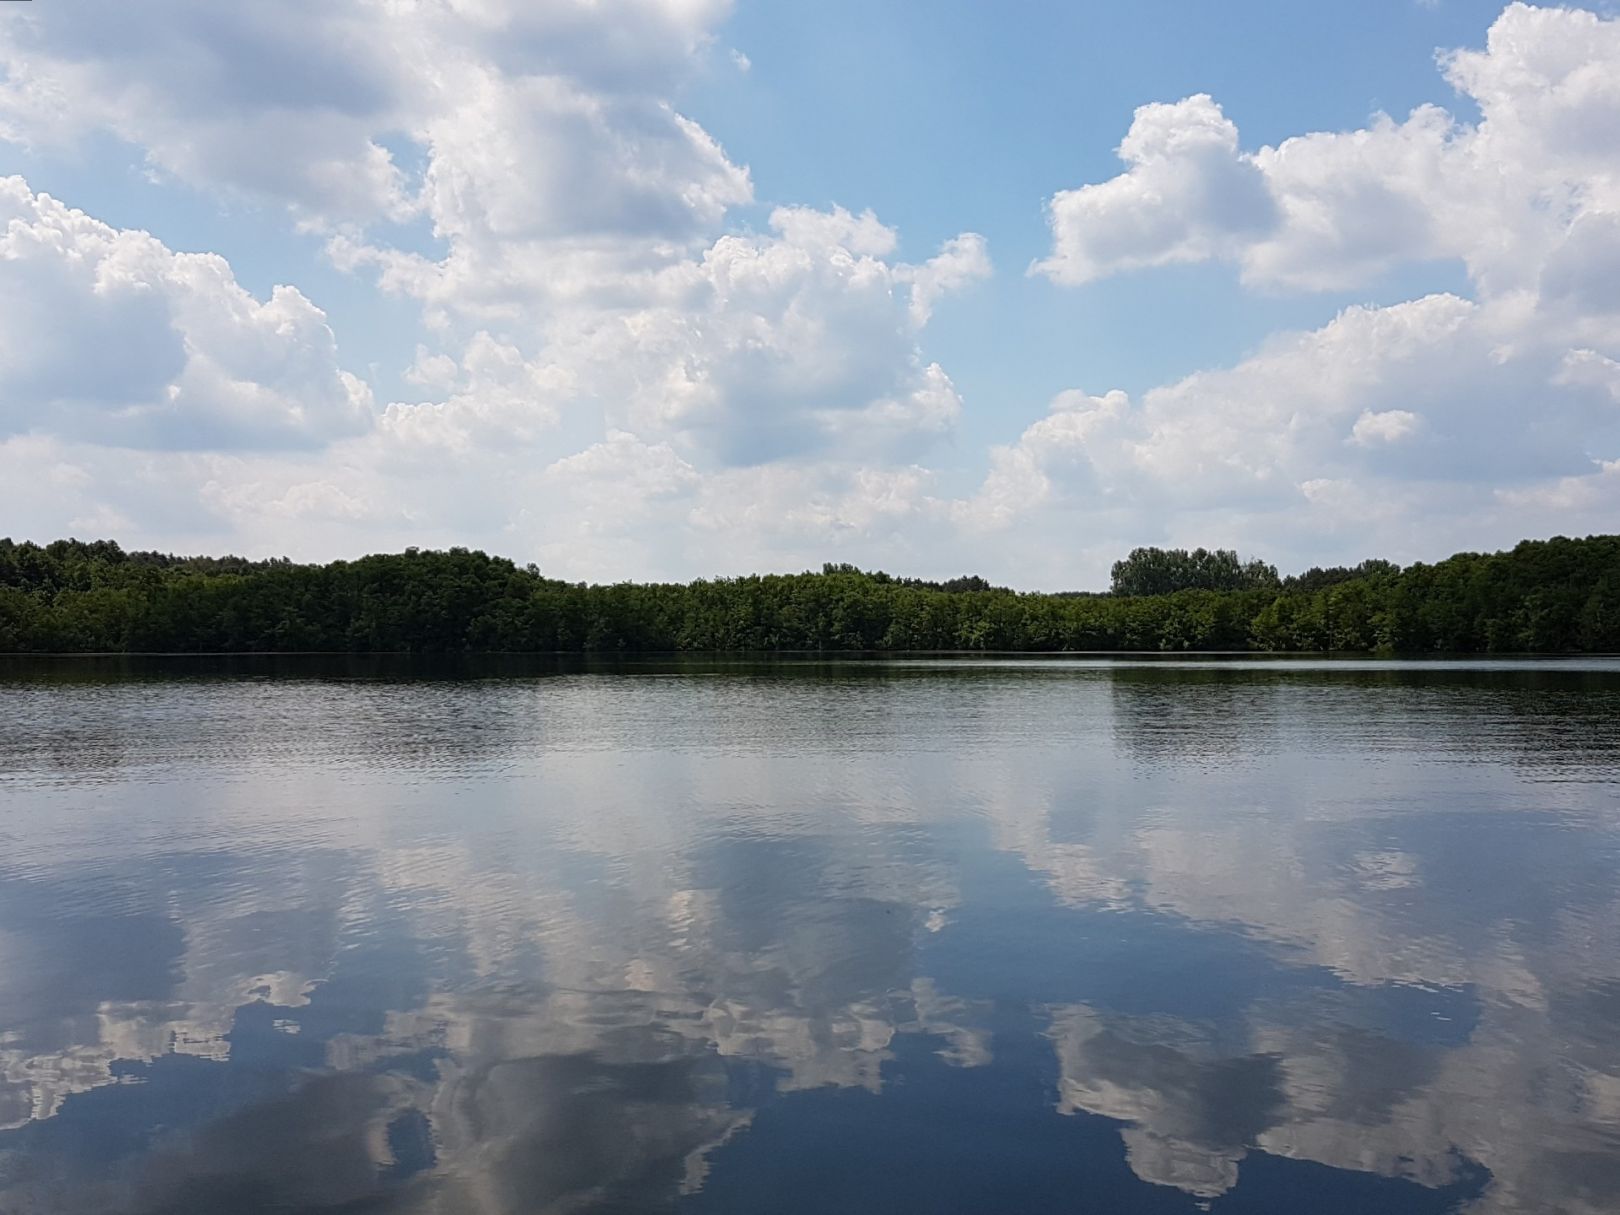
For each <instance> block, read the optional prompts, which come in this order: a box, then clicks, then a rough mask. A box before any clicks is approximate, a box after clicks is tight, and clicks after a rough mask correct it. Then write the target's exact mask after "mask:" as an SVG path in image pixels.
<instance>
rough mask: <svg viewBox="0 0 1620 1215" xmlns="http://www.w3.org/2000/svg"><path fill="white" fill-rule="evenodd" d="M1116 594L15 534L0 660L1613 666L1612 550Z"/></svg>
mask: <svg viewBox="0 0 1620 1215" xmlns="http://www.w3.org/2000/svg"><path fill="white" fill-rule="evenodd" d="M1114 580H1115V593H1114V594H1111V595H1042V594H1018V593H1016V592H1014V591H1010V590H1008V589H1006V588H1004V587H995V586H991V585H990V584H989V583H988V582H986V581H985V580H984V579H982V578H978V577H972V576H964V577H962V578H955V579H951V580H950V581H948V582H927V581H923V580H919V579H905V578H895V577H892V576H890V575H888V574H884V573H872V572H866V571H863V570H860V569H857V568H855V567H854V566H850V565H828V566H826V567H824V568H823V569H822V571H821V572H820V573H805V574H791V575H775V574H771V575H764V576H750V577H744V578H721V579H713V580H707V579H700V580H699V581H697V582H693V583H689V584H685V585H676V584H667V583H651V584H638V583H619V584H616V585H612V586H587V585H584V584H582V583H568V582H559V581H557V580H555V579H550V578H546V577H543V576H542V575H541V573H540V571H539V570H537V569H536V568H535V567H534V566H532V565H530V566H524V567H519V566H517V565H514V564H513V563H512V562H511V561H508V560H505V559H504V558H500V557H490V556H488V555H486V554H484V553H481V552H471V551H468V550H467V549H464V548H452V549H449V550H447V551H444V552H423V551H420V550H417V549H407V550H406V551H405V552H403V553H396V554H389V555H376V556H370V557H362V558H360V559H359V560H357V561H334V562H332V563H331V564H329V565H297V564H294V563H292V562H290V561H287V560H284V559H277V560H269V561H251V560H247V559H244V558H241V557H174V556H169V555H166V554H161V553H126V552H125V551H124V550H123V549H121V548H120V547H119V546H118V545H116V544H114V543H112V542H111V541H97V542H95V543H83V542H80V541H77V540H58V541H55V542H53V543H51V544H48V545H45V546H43V547H41V546H39V545H36V544H27V543H24V544H14V543H12V542H11V541H10V540H0V652H11V653H20V652H63V651H145V652H153V651H171V652H173V651H237V652H240V651H294V650H317V651H414V652H467V651H486V652H499V651H594V652H631V651H644V652H645V651H669V650H808V651H831V650H846V651H848V650H886V651H898V650H1038V651H1079V650H1159V651H1180V650H1205V651H1208V650H1244V649H1261V650H1289V651H1362V652H1369V651H1379V652H1401V653H1412V652H1437V651H1445V652H1460V653H1484V652H1538V653H1565V652H1620V537H1616V536H1591V537H1588V538H1587V539H1585V540H1570V539H1565V538H1563V537H1558V538H1555V539H1552V540H1545V541H1525V542H1524V543H1522V544H1520V545H1519V546H1518V547H1516V548H1514V549H1513V550H1512V551H1511V552H1506V553H1496V554H1489V555H1481V554H1476V553H1462V554H1458V555H1457V556H1455V557H1451V558H1449V559H1447V560H1445V561H1442V562H1439V563H1438V564H1435V565H1414V566H1412V567H1410V568H1408V569H1406V570H1402V569H1400V568H1399V567H1398V566H1395V565H1392V564H1390V563H1389V562H1384V561H1365V562H1362V563H1361V564H1360V565H1358V566H1354V567H1338V568H1335V569H1330V570H1323V569H1313V570H1310V571H1307V572H1306V573H1304V574H1301V575H1299V576H1297V577H1291V578H1289V579H1287V580H1286V581H1279V580H1278V578H1277V573H1276V570H1275V569H1273V568H1272V567H1271V566H1268V565H1265V564H1264V563H1262V562H1258V561H1251V562H1248V563H1243V562H1240V561H1239V560H1238V557H1237V554H1236V553H1234V552H1231V551H1216V552H1210V551H1208V550H1204V549H1196V550H1193V551H1192V552H1184V551H1174V552H1165V551H1164V550H1160V549H1138V550H1136V551H1135V552H1133V553H1132V554H1131V555H1130V557H1128V558H1127V559H1126V560H1125V561H1122V562H1120V563H1119V565H1117V566H1116V567H1115V570H1114ZM1142 587H1148V588H1161V589H1157V590H1149V591H1141V590H1140V588H1142ZM1133 588H1134V589H1135V590H1136V592H1137V593H1126V592H1127V591H1130V590H1132V589H1133Z"/></svg>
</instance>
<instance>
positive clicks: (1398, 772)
mask: <svg viewBox="0 0 1620 1215" xmlns="http://www.w3.org/2000/svg"><path fill="white" fill-rule="evenodd" d="M0 709H3V712H0V833H3V836H0V838H3V851H0V1212H5V1213H6V1215H11V1213H13V1212H16V1213H22V1212H28V1213H34V1212H67V1213H78V1212H96V1213H102V1212H141V1213H146V1212H177V1213H178V1212H186V1213H212V1212H221V1213H224V1212H230V1213H233V1215H234V1213H238V1212H261V1211H263V1212H268V1211H277V1212H302V1211H344V1212H359V1211H365V1212H442V1213H446V1215H448V1213H452V1212H456V1213H459V1212H471V1213H474V1215H506V1213H517V1212H523V1213H525V1215H527V1213H534V1212H590V1211H627V1212H634V1211H677V1212H715V1213H725V1215H740V1213H744V1212H747V1213H750V1215H752V1213H756V1212H759V1213H762V1212H839V1213H849V1212H884V1213H889V1212H1068V1213H1097V1215H1132V1213H1136V1212H1151V1213H1159V1212H1194V1211H1215V1212H1220V1213H1222V1215H1232V1213H1261V1212H1265V1213H1276V1215H1336V1213H1343V1215H1367V1213H1388V1215H1406V1213H1425V1215H1427V1213H1430V1212H1434V1213H1438V1212H1450V1211H1457V1212H1469V1213H1470V1215H1484V1213H1489V1215H1524V1213H1528V1212H1536V1213H1541V1212H1574V1213H1583V1215H1584V1213H1598V1212H1614V1211H1616V1210H1620V661H1615V660H1579V661H1576V660H1570V661H1535V662H1530V661H1526V662H1514V661H1496V662H1478V663H1468V662H1440V661H1433V662H1409V663H1401V662H1372V661H1368V662H1331V661H1323V662H1315V661H1299V660H1292V661H1288V660H1264V659H1242V660H1238V659H1211V660H1201V661H1200V660H1193V661H1168V660H1130V659H1117V660H1104V659H1096V660H1092V659H1068V660H1059V659H1051V660H989V659H987V660H970V659H939V660H921V659H919V660H915V661H848V662H817V661H808V660H806V661H792V660H781V661H776V662H761V663H747V662H740V661H738V662H726V661H718V660H717V661H704V660H685V661H675V660H669V661H647V662H640V663H637V662H625V663H621V664H612V663H603V664H579V663H575V664H564V663H558V662H551V661H547V660H541V659H488V660H482V661H473V660H466V661H461V662H438V663H434V662H428V661H425V660H424V661H418V662H410V661H405V660H400V659H372V660H365V659H315V658H308V659H291V658H289V659H236V660H228V659H181V658H174V659H140V660H137V659H128V660H116V659H94V660H92V659H60V660H22V659H16V660H4V661H0Z"/></svg>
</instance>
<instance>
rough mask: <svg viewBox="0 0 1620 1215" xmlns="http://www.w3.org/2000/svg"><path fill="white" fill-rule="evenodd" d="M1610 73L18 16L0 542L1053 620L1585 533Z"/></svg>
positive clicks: (91, 7) (4, 256)
mask: <svg viewBox="0 0 1620 1215" xmlns="http://www.w3.org/2000/svg"><path fill="white" fill-rule="evenodd" d="M1617 29H1620V25H1617V23H1616V22H1615V21H1614V20H1612V19H1611V17H1610V16H1609V15H1608V14H1607V13H1606V12H1603V11H1599V10H1592V9H1579V8H1537V7H1532V6H1527V5H1522V4H1515V5H1511V6H1508V7H1507V8H1503V7H1502V6H1501V5H1497V4H1480V3H1463V2H1460V0H1438V2H1435V3H1417V2H1415V0H1388V2H1386V3H1378V4H1373V5H1360V6H1346V5H1312V6H1305V5H1298V4H1283V3H1267V4H1260V3H1244V4H1230V5H1213V4H1194V3H1171V2H1168V0H1164V2H1155V3H1141V4H1133V5H1128V6H1102V5H1055V4H1053V5H1048V4H1037V3H1029V4H1021V5H1017V6H1012V7H1011V8H1010V9H1007V8H1000V9H998V8H993V7H991V6H985V5H981V4H969V3H962V2H951V3H941V4H937V5H931V6H928V9H927V12H926V17H923V16H922V15H921V14H920V10H919V8H918V6H916V5H914V4H900V3H894V2H887V0H886V2H879V3H873V2H867V3H861V4H855V3H846V2H844V0H836V2H832V3H819V4H814V5H811V4H799V3H796V2H795V3H785V2H774V3H769V4H767V3H750V2H749V0H738V2H737V3H729V2H728V0H599V2H598V3H594V4H587V3H584V0H548V2H546V3H541V4H518V3H516V0H419V2H418V3H415V4H412V5H399V6H390V7H386V8H385V7H383V6H378V5H375V4H371V3H367V2H364V0H342V2H339V3H327V4H317V3H315V0H299V2H298V3H294V4H291V5H289V6H286V7H284V8H283V9H282V10H280V11H279V12H277V13H270V12H268V11H266V12H260V11H257V10H244V11H242V12H231V11H229V10H217V9H216V8H215V7H214V6H210V5H208V4H205V3H203V2H202V0H161V2H160V3H156V4H153V5H151V6H149V7H147V8H145V9H144V10H143V11H142V13H141V14H139V16H138V17H137V16H136V15H135V14H133V12H132V10H130V9H129V8H127V7H126V6H120V5H116V4H112V3H103V2H99V0H97V2H90V0H85V2H84V3H80V4H75V5H71V6H67V5H64V6H49V7H48V6H46V5H32V6H26V7H25V6H6V11H4V12H0V177H9V178H10V180H9V184H8V187H7V191H6V193H5V194H4V195H3V196H0V211H3V212H4V213H5V214H4V218H5V219H6V221H7V223H8V224H9V234H8V236H7V237H6V239H5V241H4V242H0V277H6V278H8V280H9V281H7V282H6V284H5V285H6V287H7V296H8V298H10V299H13V300H32V301H34V303H33V306H31V307H29V308H28V310H27V319H26V323H23V324H20V325H18V326H14V327H13V330H14V331H13V333H12V336H11V339H10V341H9V342H8V341H4V340H0V395H3V396H4V399H6V401H7V404H6V406H5V407H4V409H3V411H0V532H4V531H9V532H11V533H12V534H14V535H18V536H27V537H30V538H35V539H41V540H43V539H48V538H51V537H53V536H56V535H62V534H70V533H71V534H78V535H91V534H95V535H111V536H114V537H115V538H118V539H119V540H121V541H122V542H124V543H125V544H127V545H132V546H142V547H145V546H153V547H160V548H166V549H209V550H219V549H221V548H230V549H235V550H238V551H247V552H251V553H255V554H265V553H287V554H290V555H292V556H295V557H300V558H312V559H313V558H327V557H332V556H340V555H352V554H354V553H357V552H360V551H369V550H374V549H380V548H392V547H400V546H403V545H405V544H422V545H442V544H470V545H475V546H479V547H484V548H488V549H492V550H496V551H501V552H505V553H509V554H511V555H512V556H514V557H516V558H519V559H521V560H538V561H539V562H540V563H541V564H542V565H543V566H545V567H546V568H547V569H549V570H551V571H552V572H555V573H557V574H560V575H563V576H568V577H581V578H620V577H688V576H695V575H699V574H712V573H730V572H743V571H746V570H753V569H794V568H802V567H804V566H813V565H817V564H819V563H820V562H821V561H822V560H854V561H857V562H860V563H862V564H865V565H872V566H883V567H887V568H892V569H897V570H904V571H906V572H916V573H925V574H946V573H953V572H959V571H961V570H964V569H974V570H982V571H984V572H986V573H988V574H991V575H992V576H995V577H997V578H999V579H1003V580H1006V581H1009V582H1012V583H1013V584H1015V585H1020V586H1030V587H1036V586H1043V587H1052V586H1088V585H1098V584H1100V582H1101V581H1102V579H1103V577H1104V576H1105V571H1106V567H1107V564H1108V563H1109V561H1111V560H1112V559H1113V557H1115V556H1117V555H1118V554H1119V553H1122V552H1123V551H1125V550H1126V549H1128V548H1130V547H1132V546H1133V545H1135V544H1138V543H1177V544H1210V545H1223V546H1232V547H1237V548H1239V549H1241V550H1243V551H1244V552H1245V553H1254V554H1257V555H1261V556H1264V557H1266V558H1268V559H1270V560H1273V561H1276V562H1278V563H1279V564H1281V565H1283V566H1284V567H1300V566H1304V565H1308V564H1313V563H1317V562H1331V561H1340V560H1356V559H1359V558H1360V557H1362V556H1365V555H1369V554H1374V553H1377V554H1385V555H1391V556H1394V557H1396V558H1397V559H1401V560H1412V559H1424V558H1434V557H1438V556H1443V555H1445V554H1446V553H1448V552H1450V551H1452V550H1454V549H1456V548H1463V547H1470V548H1480V547H1483V548H1489V547H1498V546H1503V545H1508V544H1511V543H1512V542H1514V541H1515V540H1517V539H1519V538H1520V537H1521V536H1524V535H1536V534H1549V533H1551V532H1555V531H1564V532H1584V531H1594V530H1613V519H1614V508H1615V507H1616V506H1617V505H1620V492H1617V487H1620V450H1617V448H1620V433H1617V430H1620V428H1617V426H1616V410H1617V409H1620V315H1617V314H1620V303H1617V302H1616V301H1614V300H1613V299H1612V298H1611V297H1612V292H1609V293H1607V294H1606V293H1605V290H1604V289H1603V287H1602V283H1603V282H1604V281H1608V280H1607V278H1606V277H1605V276H1606V273H1607V268H1609V267H1611V266H1620V220H1617V219H1616V216H1617V214H1620V135H1617V133H1616V132H1617V130H1620V33H1617ZM1419 107H1428V108H1425V109H1420V108H1419ZM1414 111H1416V113H1414ZM1122 150H1123V153H1124V156H1123V158H1122ZM278 289H279V290H278ZM118 335H124V336H125V337H126V338H127V339H128V340H119V336H118ZM129 335H136V336H133V337H131V336H129ZM136 348H138V349H139V350H140V351H141V352H143V353H142V355H141V357H136V355H135V354H134V353H132V351H133V350H135V349H136ZM121 352H122V353H121ZM148 355H149V356H150V357H149V358H148V357H147V356H148ZM91 364H95V365H97V366H98V368H99V370H98V372H97V374H95V375H93V376H91V375H87V373H86V370H85V369H86V367H87V366H88V365H91Z"/></svg>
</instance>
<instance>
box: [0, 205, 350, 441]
mask: <svg viewBox="0 0 1620 1215" xmlns="http://www.w3.org/2000/svg"><path fill="white" fill-rule="evenodd" d="M0 224H3V225H4V227H3V229H0V231H3V235H0V291H3V292H4V294H5V296H6V298H7V299H10V300H13V301H17V302H19V303H25V306H19V307H16V308H13V309H11V310H9V311H8V315H7V320H6V325H5V326H4V328H3V329H0V436H3V435H8V434H10V435H16V434H25V433H42V434H57V435H62V436H67V437H71V438H77V439H81V440H85V441H89V442H94V443H99V444H107V445H116V446H122V447H130V448H193V449H233V448H283V447H290V448H300V447H302V448H312V447H319V446H321V445H322V444H324V443H326V442H329V441H330V440H332V439H333V438H335V437H338V436H341V435H344V434H353V433H357V432H359V431H361V430H364V429H366V428H367V427H368V426H369V425H370V423H371V416H372V410H371V399H370V393H369V390H368V389H367V388H366V386H365V385H364V384H363V383H362V382H361V381H359V380H358V379H356V378H355V377H353V376H351V375H349V374H348V373H346V372H344V371H343V370H342V369H341V368H340V367H339V366H338V363H337V349H336V341H335V339H334V338H333V335H332V331H331V330H330V329H329V328H328V327H327V324H326V318H325V316H324V315H323V314H322V313H321V311H320V309H318V308H316V307H315V306H314V305H313V304H311V303H310V302H309V300H307V299H306V298H304V296H303V295H302V294H300V293H299V291H298V290H297V289H296V288H293V287H277V288H276V289H275V290H274V291H273V292H272V293H271V295H270V298H269V299H268V300H264V301H260V300H258V299H255V298H254V297H253V296H252V295H250V294H249V293H248V292H246V291H245V290H243V289H242V287H241V286H239V285H238V284H237V282H236V280H235V278H234V277H233V276H232V274H231V271H230V267H229V266H228V265H227V264H226V263H225V262H224V260H223V259H221V258H218V257H213V256H209V255H204V254H183V253H174V252H172V251H170V250H169V249H168V248H166V247H165V246H164V245H163V244H162V243H161V242H159V241H157V240H155V239H153V238H152V237H151V236H148V235H147V234H146V233H144V232H133V231H127V230H120V229H115V228H111V227H109V226H107V225H106V224H103V223H101V222H99V221H97V220H95V219H92V218H90V217H89V216H87V215H85V214H84V213H83V212H82V211H75V210H72V209H70V208H68V207H66V206H64V205H63V204H62V203H60V202H57V201H56V200H55V199H53V198H51V197H50V196H49V195H47V194H35V193H34V192H33V191H31V190H30V189H29V188H28V186H27V184H26V183H25V182H24V181H23V180H22V179H21V178H18V177H10V178H3V179H0Z"/></svg>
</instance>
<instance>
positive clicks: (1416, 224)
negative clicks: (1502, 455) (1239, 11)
mask: <svg viewBox="0 0 1620 1215" xmlns="http://www.w3.org/2000/svg"><path fill="white" fill-rule="evenodd" d="M1617 64H1620V23H1616V22H1614V21H1609V20H1605V19H1602V18H1600V17H1598V16H1596V15H1595V14H1593V13H1589V12H1584V11H1581V10H1577V9H1539V8H1533V7H1531V6H1529V5H1525V4H1512V5H1509V6H1508V7H1507V9H1506V10H1504V12H1503V13H1502V15H1501V16H1500V17H1499V18H1498V19H1497V21H1496V22H1495V23H1494V24H1493V25H1492V27H1491V30H1490V35H1489V38H1488V41H1487V45H1486V49H1485V50H1483V51H1457V52H1453V53H1450V54H1447V55H1443V56H1442V57H1441V66H1442V68H1443V70H1444V73H1445V76H1446V79H1447V80H1448V81H1449V82H1450V83H1451V84H1452V85H1453V86H1454V87H1455V88H1456V89H1458V91H1459V92H1461V93H1463V94H1464V95H1465V96H1467V97H1468V98H1470V99H1471V100H1472V101H1474V102H1475V103H1477V105H1478V106H1479V109H1480V114H1481V119H1480V121H1479V122H1478V123H1477V124H1469V123H1464V122H1461V121H1459V120H1457V119H1456V118H1454V117H1453V116H1452V115H1451V114H1449V113H1447V112H1446V111H1445V110H1443V109H1440V108H1439V107H1436V106H1432V105H1430V106H1421V107H1419V108H1418V109H1416V110H1414V111H1413V112H1412V113H1411V114H1410V115H1409V116H1408V117H1407V118H1406V119H1405V120H1403V121H1396V120H1395V119H1392V118H1390V117H1388V116H1386V115H1379V116H1377V117H1376V118H1375V119H1374V121H1373V122H1372V123H1371V124H1370V125H1369V126H1367V127H1365V128H1362V129H1360V130H1354V131H1348V132H1313V133H1310V134H1306V135H1300V136H1296V137H1294V138H1292V139H1287V140H1284V141H1283V142H1282V143H1280V144H1278V145H1276V146H1275V147H1264V148H1261V149H1259V150H1258V151H1256V152H1253V153H1247V152H1244V151H1242V150H1241V149H1240V146H1239V140H1238V132H1237V129H1236V127H1235V126H1234V125H1233V124H1232V122H1231V121H1230V120H1229V119H1227V118H1226V117H1225V115H1224V114H1223V113H1222V112H1221V110H1220V107H1219V106H1218V105H1217V104H1216V103H1215V102H1214V101H1213V100H1212V99H1211V98H1209V97H1208V96H1205V95H1202V94H1201V95H1199V96H1196V97H1190V98H1188V99H1186V100H1185V101H1181V102H1178V103H1175V104H1173V105H1164V104H1156V105H1149V106H1144V107H1142V108H1141V109H1140V110H1138V111H1137V114H1136V120H1135V122H1133V124H1132V126H1131V129H1130V133H1129V134H1128V135H1127V136H1126V138H1125V141H1124V143H1122V144H1121V145H1120V155H1121V157H1122V158H1123V159H1124V160H1125V161H1126V163H1127V164H1128V165H1129V166H1130V167H1129V168H1128V169H1127V171H1126V172H1125V173H1123V174H1121V175H1120V176H1118V177H1115V178H1113V179H1112V180H1110V181H1107V182H1102V183H1099V184H1094V185H1086V186H1081V187H1079V188H1077V189H1073V190H1065V191H1062V192H1060V193H1058V194H1057V195H1055V196H1054V197H1053V199H1052V200H1051V203H1050V205H1049V215H1050V220H1051V227H1052V238H1053V243H1052V251H1051V253H1050V255H1049V256H1048V257H1047V258H1046V259H1045V260H1043V261H1041V262H1038V263H1037V264H1036V265H1035V267H1034V270H1035V271H1036V272H1038V273H1041V274H1045V275H1047V276H1048V277H1050V278H1052V279H1053V280H1055V281H1057V282H1060V283H1071V284H1073V283H1083V282H1088V281H1092V280H1094V279H1098V278H1102V277H1106V276H1107V275H1110V274H1116V273H1120V272H1123V271H1129V270H1134V269H1139V268H1142V267H1146V266H1157V265H1165V264H1169V263H1172V262H1194V261H1207V260H1225V261H1231V262H1234V263H1236V264H1237V265H1238V266H1239V268H1240V270H1241V272H1242V275H1243V277H1244V280H1245V281H1246V282H1249V283H1252V284H1256V285H1262V286H1268V287H1282V288H1295V289H1305V290H1319V289H1338V288H1344V287H1351V286H1356V285H1359V284H1364V283H1367V282H1370V281H1373V280H1375V279H1376V278H1377V277H1378V276H1379V275H1381V274H1384V273H1386V272H1387V271H1388V270H1389V269H1391V268H1392V267H1394V266H1396V265H1399V264H1401V263H1403V262H1411V261H1424V260H1457V261H1460V262H1462V263H1463V264H1464V265H1466V267H1467V268H1468V270H1469V273H1470V274H1471V276H1472V277H1473V279H1474V281H1475V282H1476V283H1478V284H1479V285H1480V286H1481V287H1482V288H1483V289H1486V290H1489V291H1493V292H1498V293H1499V292H1503V291H1506V290H1511V289H1517V288H1524V287H1528V286H1533V285H1534V283H1535V275H1536V274H1537V272H1538V271H1539V270H1540V269H1541V267H1542V265H1543V263H1544V260H1545V258H1546V255H1547V253H1548V251H1549V250H1550V249H1551V248H1553V247H1555V246H1556V245H1558V244H1559V243H1560V242H1561V241H1563V240H1564V239H1565V238H1566V237H1568V236H1571V235H1573V234H1574V233H1575V231H1576V230H1577V229H1581V228H1582V226H1583V224H1584V225H1585V227H1584V232H1585V233H1586V234H1587V235H1588V238H1589V239H1594V240H1604V239H1605V237H1606V233H1601V234H1600V230H1601V229H1602V227H1603V226H1604V225H1606V224H1608V223H1611V222H1612V218H1613V213H1614V212H1615V211H1617V210H1620V178H1617V176H1616V174H1615V172H1614V165H1615V163H1616V158H1617V157H1620V136H1617V135H1616V134H1615V132H1616V131H1617V130H1620V84H1617V83H1616V81H1617V80H1620V73H1617V71H1616V65H1617Z"/></svg>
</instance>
